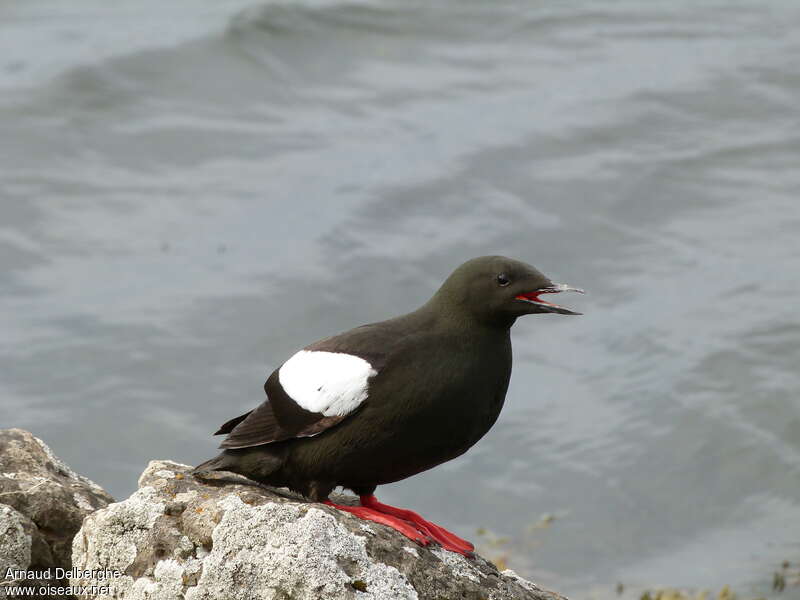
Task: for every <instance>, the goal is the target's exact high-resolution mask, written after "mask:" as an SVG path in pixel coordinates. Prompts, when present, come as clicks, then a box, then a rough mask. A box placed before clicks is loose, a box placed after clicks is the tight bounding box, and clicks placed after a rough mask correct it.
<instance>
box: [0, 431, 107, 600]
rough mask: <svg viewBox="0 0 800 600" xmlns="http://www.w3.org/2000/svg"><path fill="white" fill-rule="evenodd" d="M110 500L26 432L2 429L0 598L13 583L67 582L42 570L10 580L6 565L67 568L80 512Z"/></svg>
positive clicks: (0, 434) (41, 442)
mask: <svg viewBox="0 0 800 600" xmlns="http://www.w3.org/2000/svg"><path fill="white" fill-rule="evenodd" d="M113 501H114V499H113V498H112V497H111V496H109V495H108V494H107V493H106V492H105V491H104V490H103V489H102V488H101V487H100V486H99V485H97V484H96V483H94V482H92V481H90V480H89V479H87V478H86V477H83V476H82V475H78V474H77V473H75V472H74V471H73V470H72V469H70V468H69V467H68V466H67V465H65V464H64V463H63V462H62V461H61V460H60V459H59V458H58V457H56V456H55V455H54V454H53V452H52V450H50V448H49V447H48V446H47V444H45V443H44V442H43V441H42V440H40V439H39V438H37V437H34V435H33V434H31V433H30V432H28V431H25V430H23V429H0V539H2V543H0V598H2V597H5V593H6V591H7V589H8V586H9V584H13V583H22V584H24V585H28V586H32V587H33V586H38V585H40V584H43V583H46V584H52V585H68V582H66V581H63V580H62V581H59V580H57V579H55V578H47V577H46V576H45V577H43V578H38V579H37V578H29V579H26V580H24V581H20V582H14V581H9V580H7V579H5V574H6V572H7V570H8V568H12V569H15V570H16V569H22V570H34V571H47V570H48V569H49V570H50V571H51V572H52V574H53V575H55V568H56V567H61V568H64V569H69V568H70V565H71V562H72V538H73V537H74V536H75V533H76V532H77V531H78V529H80V526H81V523H82V522H83V518H84V517H85V516H86V515H88V514H89V513H91V512H94V511H95V510H97V509H98V508H102V507H105V506H106V505H108V503H109V502H113ZM40 597H47V596H40ZM61 597H62V598H63V596H61Z"/></svg>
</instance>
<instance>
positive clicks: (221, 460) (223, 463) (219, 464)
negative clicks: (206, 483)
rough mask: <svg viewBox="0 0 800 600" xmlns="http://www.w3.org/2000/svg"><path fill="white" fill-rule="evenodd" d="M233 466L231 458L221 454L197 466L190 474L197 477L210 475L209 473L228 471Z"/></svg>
mask: <svg viewBox="0 0 800 600" xmlns="http://www.w3.org/2000/svg"><path fill="white" fill-rule="evenodd" d="M234 466H235V465H234V464H233V461H232V460H231V457H230V456H229V455H227V454H226V453H225V452H223V453H221V454H219V455H217V456H215V457H214V458H212V459H210V460H207V461H206V462H204V463H200V464H199V465H197V466H196V467H195V468H194V470H193V471H192V473H193V474H195V475H198V474H202V473H210V472H211V471H230V470H231V469H232V467H234ZM234 472H235V471H234Z"/></svg>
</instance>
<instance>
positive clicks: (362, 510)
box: [323, 500, 434, 546]
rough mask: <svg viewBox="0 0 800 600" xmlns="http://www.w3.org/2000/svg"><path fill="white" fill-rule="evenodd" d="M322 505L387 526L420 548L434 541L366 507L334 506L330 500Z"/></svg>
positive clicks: (404, 522)
mask: <svg viewBox="0 0 800 600" xmlns="http://www.w3.org/2000/svg"><path fill="white" fill-rule="evenodd" d="M323 504H327V505H328V506H332V507H333V508H338V509H339V510H342V511H344V512H349V513H350V514H352V515H355V516H357V517H358V518H360V519H365V520H367V521H374V522H376V523H380V524H381V525H387V526H389V527H391V528H392V529H394V530H395V531H399V532H400V533H402V534H403V535H404V536H406V537H407V538H409V539H411V540H414V541H415V542H417V543H418V544H420V545H421V546H427V545H428V544H430V543H431V540H432V539H434V538H433V536H428V535H427V534H426V533H425V532H423V531H421V530H420V529H419V528H417V527H415V526H414V525H412V524H411V523H409V522H408V521H406V520H404V519H402V518H397V517H395V516H392V515H389V514H386V513H383V512H381V511H378V510H375V509H373V508H370V507H368V506H348V505H347V504H336V503H334V502H331V501H330V500H325V502H323Z"/></svg>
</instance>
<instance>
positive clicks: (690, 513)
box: [0, 0, 800, 599]
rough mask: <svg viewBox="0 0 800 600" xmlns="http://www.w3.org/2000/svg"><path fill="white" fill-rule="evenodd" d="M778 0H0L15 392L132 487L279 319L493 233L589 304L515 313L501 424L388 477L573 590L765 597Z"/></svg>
mask: <svg viewBox="0 0 800 600" xmlns="http://www.w3.org/2000/svg"><path fill="white" fill-rule="evenodd" d="M798 23H800V4H798V3H796V2H794V1H790V0H786V1H783V2H781V1H777V0H776V1H772V2H767V3H759V2H727V1H726V2H710V1H709V2H702V3H695V2H670V3H666V2H661V3H655V2H644V1H642V0H638V1H620V2H611V3H599V2H569V3H541V2H523V1H521V0H501V1H496V2H484V1H480V2H479V1H467V0H458V1H456V0H448V1H434V2H430V1H425V2H423V1H417V0H396V1H395V0H386V1H382V2H378V1H377V0H376V1H373V2H351V3H339V2H314V3H311V2H287V3H280V4H278V3H273V4H261V5H259V4H250V3H247V2H244V1H234V0H228V1H225V2H221V1H219V0H215V1H214V2H211V1H207V2H185V1H180V2H172V3H167V4H166V5H165V4H164V3H159V2H153V1H152V0H143V1H142V0H140V1H138V2H123V3H115V6H114V7H113V8H112V7H110V6H108V5H107V3H104V2H100V1H98V0H76V1H74V2H70V3H63V2H57V1H55V0H50V1H45V0H36V1H30V2H16V3H6V4H5V5H3V6H2V7H0V327H1V329H2V336H0V373H2V375H0V398H1V399H2V400H0V403H2V404H1V405H2V408H3V411H2V426H4V427H5V426H19V427H24V428H27V429H31V430H33V431H34V432H35V433H36V434H37V435H39V436H40V437H42V438H44V439H45V440H47V441H48V442H50V443H51V445H52V446H53V448H54V450H55V451H56V452H57V453H58V454H60V455H61V456H63V457H64V458H65V459H66V460H68V462H70V463H71V464H72V466H73V467H75V468H76V470H78V471H81V472H83V473H85V474H87V475H89V476H90V477H92V478H93V479H95V480H97V481H98V482H100V483H101V484H103V485H105V486H106V487H107V488H108V489H109V491H110V492H111V493H112V494H114V495H116V496H117V497H124V496H126V495H127V494H129V493H130V492H131V491H132V489H133V488H134V485H135V483H134V482H135V479H136V477H137V476H138V474H139V473H140V472H141V470H142V469H143V466H144V465H145V463H146V461H147V460H149V459H152V458H171V459H175V460H179V461H182V462H187V463H196V462H199V461H200V460H202V459H205V458H208V457H209V456H211V455H212V453H213V452H214V447H215V445H216V444H215V442H214V441H213V440H212V439H211V438H210V437H209V434H210V432H212V431H213V430H214V429H215V428H216V426H217V425H219V424H220V423H221V422H223V421H225V420H226V419H228V418H230V417H231V416H234V415H237V414H240V413H241V412H244V411H245V410H248V409H249V408H251V407H253V406H254V405H255V404H257V403H259V402H260V401H261V399H262V393H263V392H262V391H261V385H262V383H263V381H264V379H265V378H266V375H267V374H268V373H269V371H270V370H271V369H273V368H275V367H276V366H277V365H279V364H280V362H282V360H283V359H285V357H286V356H287V355H288V354H289V353H291V352H292V351H294V350H296V349H297V348H298V347H301V346H303V345H305V344H307V343H309V342H311V341H313V340H315V339H317V338H319V337H322V336H325V335H329V334H331V333H335V332H337V331H341V330H344V329H347V328H350V327H352V326H354V325H357V324H361V323H365V322H369V321H374V320H380V319H383V318H386V317H388V316H392V315H395V314H399V313H402V312H405V311H408V310H411V309H413V308H415V307H416V306H417V305H419V304H420V303H421V302H423V301H424V300H426V299H427V297H428V296H429V295H430V294H431V293H432V292H433V291H434V290H435V288H436V287H437V285H438V284H439V283H440V282H441V280H442V279H443V278H444V276H445V275H446V274H447V273H448V272H449V271H450V270H451V269H452V268H453V267H454V266H456V265H457V264H459V263H460V262H462V261H463V260H465V259H466V258H469V257H471V256H475V255H480V254H488V253H501V254H507V255H511V256H514V257H518V258H521V259H524V260H527V261H529V262H532V263H534V264H535V265H537V266H538V267H540V268H541V269H542V270H543V271H545V272H546V273H547V274H549V275H551V276H552V277H553V279H554V280H557V281H566V282H568V283H571V284H574V285H580V286H581V287H584V288H586V289H587V290H588V291H589V292H590V294H588V295H587V296H586V297H581V298H574V297H571V298H569V302H570V303H571V306H574V307H576V308H579V309H581V310H583V311H585V313H586V314H585V316H583V317H576V318H567V317H558V316H555V315H547V316H544V315H543V316H537V317H529V318H526V319H524V320H521V321H520V322H519V323H518V324H517V325H516V326H515V328H514V335H513V340H514V348H515V366H514V374H513V377H512V382H511V387H510V390H509V394H508V401H507V404H506V408H505V410H504V413H503V415H502V416H501V418H500V420H499V422H498V423H497V425H496V426H495V428H494V429H493V430H492V431H491V432H490V433H489V434H488V435H487V436H486V438H485V439H484V440H482V441H481V442H480V443H479V444H478V445H477V446H476V447H475V448H474V449H473V450H471V451H470V452H469V453H468V454H467V455H465V456H464V457H462V458H459V459H458V460H456V461H453V462H451V463H448V464H446V465H444V466H442V467H440V468H438V469H435V470H433V471H430V472H428V473H425V474H423V475H420V476H418V477H415V478H412V479H409V480H406V481H404V482H401V483H398V484H394V485H391V486H385V487H384V488H381V490H379V491H382V494H383V499H385V500H386V501H391V502H394V503H396V504H401V505H410V506H413V507H414V508H417V509H419V510H420V511H421V512H424V513H427V515H429V516H430V517H431V518H432V519H434V520H439V521H442V522H444V523H446V524H449V525H451V526H453V528H454V529H455V530H456V531H457V532H459V533H460V534H462V535H465V536H467V537H470V538H473V539H476V540H479V541H481V540H482V546H483V550H484V551H485V553H486V554H488V555H489V556H492V557H500V556H502V555H506V556H507V560H508V563H509V565H510V566H511V567H513V568H515V569H516V570H517V571H519V572H520V573H522V574H524V575H526V576H528V577H531V578H533V579H535V580H537V581H538V582H539V583H540V584H541V585H544V586H547V587H551V588H554V589H557V590H559V591H562V592H564V593H566V594H567V595H570V596H572V597H574V598H576V599H578V598H603V599H606V598H612V597H615V596H616V592H615V591H614V586H615V585H616V583H617V582H622V583H623V584H625V586H626V588H625V589H626V591H625V592H624V594H623V597H629V598H634V597H636V596H637V590H640V589H642V588H643V587H646V586H658V585H671V586H687V587H694V588H713V589H719V588H720V587H721V586H722V585H723V584H725V583H730V584H732V586H733V587H734V589H736V590H738V591H739V592H740V593H741V594H742V595H743V596H745V597H754V596H759V595H760V596H764V597H773V595H772V592H771V591H770V584H771V577H772V572H773V571H774V570H775V569H776V568H777V567H778V566H779V565H780V563H781V562H782V561H783V560H787V559H788V560H797V559H800V541H798V540H800V535H799V534H800V525H799V524H800V485H798V476H799V475H800V394H798V389H800V375H799V374H798V365H800V350H799V348H800V322H798V316H797V314H798V313H797V308H798V306H799V305H800V288H799V286H798V273H800V242H798V231H799V230H800V208H798V202H799V201H800V170H798V165H799V164H800V112H799V110H800V109H798V107H800V102H798V97H799V96H800V74H798V73H799V72H798V69H797V66H798V64H800V28H798ZM545 514H550V515H553V516H555V520H554V521H553V522H552V523H551V524H550V526H549V527H546V528H542V527H537V526H536V524H537V522H539V520H540V518H541V517H542V515H545ZM478 527H483V528H485V529H486V530H487V531H488V532H490V533H489V534H487V535H484V536H478V535H477V534H476V529H477V528H478ZM493 536H494V537H505V538H508V541H507V542H505V543H495V544H490V541H491V538H492V537H493ZM495 541H496V540H495ZM798 590H800V588H796V587H795V588H791V589H789V590H787V591H786V592H784V593H783V594H782V595H780V598H797V597H800V593H798ZM775 597H778V596H775Z"/></svg>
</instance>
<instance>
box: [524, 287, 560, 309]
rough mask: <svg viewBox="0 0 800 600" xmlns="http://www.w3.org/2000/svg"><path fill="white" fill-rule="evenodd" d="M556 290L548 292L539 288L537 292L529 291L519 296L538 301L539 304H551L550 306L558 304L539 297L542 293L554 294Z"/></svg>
mask: <svg viewBox="0 0 800 600" xmlns="http://www.w3.org/2000/svg"><path fill="white" fill-rule="evenodd" d="M553 293H555V292H546V291H542V290H538V291H535V292H528V293H526V294H519V295H518V296H517V298H518V299H519V300H530V301H531V302H538V303H539V304H549V305H550V306H558V305H557V304H553V303H552V302H548V301H547V300H542V299H541V298H539V295H540V294H553Z"/></svg>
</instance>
